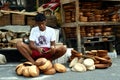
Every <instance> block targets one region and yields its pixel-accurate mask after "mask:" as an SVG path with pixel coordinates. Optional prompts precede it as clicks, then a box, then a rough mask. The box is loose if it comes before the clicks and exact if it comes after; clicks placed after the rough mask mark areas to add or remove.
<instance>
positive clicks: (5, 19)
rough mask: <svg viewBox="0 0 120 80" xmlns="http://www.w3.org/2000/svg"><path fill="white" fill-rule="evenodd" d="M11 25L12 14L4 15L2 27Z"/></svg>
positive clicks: (0, 23) (0, 18) (1, 20)
mask: <svg viewBox="0 0 120 80" xmlns="http://www.w3.org/2000/svg"><path fill="white" fill-rule="evenodd" d="M4 25H10V14H4V15H3V16H1V17H0V26H4Z"/></svg>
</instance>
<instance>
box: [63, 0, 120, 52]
mask: <svg viewBox="0 0 120 80" xmlns="http://www.w3.org/2000/svg"><path fill="white" fill-rule="evenodd" d="M91 1H93V0H91ZM94 1H95V0H94ZM103 1H118V0H103ZM69 3H75V21H73V22H67V23H66V22H65V11H64V9H63V5H66V4H69ZM79 4H80V0H61V14H62V28H64V27H76V38H77V50H78V51H79V52H82V50H83V49H82V48H83V46H84V43H82V40H83V39H84V40H85V39H86V38H85V37H84V38H81V34H80V28H81V27H84V26H118V25H120V22H113V21H97V22H80V21H79V12H80V6H79ZM63 34H64V39H65V41H66V40H67V38H66V36H65V32H64V30H63ZM112 37H113V38H112V41H114V40H115V36H112Z"/></svg>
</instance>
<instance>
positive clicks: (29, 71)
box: [15, 58, 67, 77]
mask: <svg viewBox="0 0 120 80" xmlns="http://www.w3.org/2000/svg"><path fill="white" fill-rule="evenodd" d="M35 62H36V63H38V64H39V66H36V65H34V64H32V63H31V62H29V61H28V62H23V63H20V64H18V65H17V66H16V69H15V72H16V74H17V75H19V76H25V77H37V76H39V75H40V74H45V75H53V74H55V73H57V72H59V73H65V72H66V71H67V68H66V67H65V66H64V65H63V64H61V63H54V64H53V63H52V62H51V61H50V60H47V59H46V58H38V59H37V60H36V61H35Z"/></svg>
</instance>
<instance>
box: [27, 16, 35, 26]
mask: <svg viewBox="0 0 120 80" xmlns="http://www.w3.org/2000/svg"><path fill="white" fill-rule="evenodd" d="M27 25H30V26H35V17H34V16H28V17H27Z"/></svg>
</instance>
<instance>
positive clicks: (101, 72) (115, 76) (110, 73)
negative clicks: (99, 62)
mask: <svg viewBox="0 0 120 80" xmlns="http://www.w3.org/2000/svg"><path fill="white" fill-rule="evenodd" d="M112 60H113V64H112V66H111V67H109V68H107V69H96V70H94V71H87V72H82V73H80V72H73V71H71V70H70V68H68V67H67V66H68V63H66V64H65V66H66V67H67V72H66V73H56V74H54V75H44V74H40V76H38V77H34V78H31V77H30V78H27V77H23V76H18V75H16V73H15V67H16V65H18V64H19V63H20V62H8V63H7V64H5V65H0V80H120V69H119V68H120V56H119V55H118V56H117V58H112Z"/></svg>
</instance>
